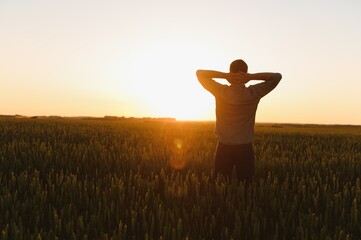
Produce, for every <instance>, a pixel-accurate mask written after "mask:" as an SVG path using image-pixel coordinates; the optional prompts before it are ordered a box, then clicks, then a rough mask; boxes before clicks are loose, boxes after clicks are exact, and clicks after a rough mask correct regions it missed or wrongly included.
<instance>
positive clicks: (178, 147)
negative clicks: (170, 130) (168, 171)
mask: <svg viewBox="0 0 361 240" xmlns="http://www.w3.org/2000/svg"><path fill="white" fill-rule="evenodd" d="M169 164H170V166H171V167H172V168H174V169H177V170H180V169H183V168H184V167H185V166H186V165H187V161H186V151H185V148H184V144H183V140H182V139H180V138H175V139H174V144H173V146H172V156H171V159H170V162H169Z"/></svg>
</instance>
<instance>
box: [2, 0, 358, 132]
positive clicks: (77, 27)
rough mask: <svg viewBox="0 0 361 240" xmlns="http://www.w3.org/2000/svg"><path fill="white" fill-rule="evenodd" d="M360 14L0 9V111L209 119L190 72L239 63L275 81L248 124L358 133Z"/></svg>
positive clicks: (264, 8)
mask: <svg viewBox="0 0 361 240" xmlns="http://www.w3.org/2000/svg"><path fill="white" fill-rule="evenodd" d="M360 13H361V1H359V0H346V1H336V0H329V1H326V0H324V1H320V0H315V1H311V0H303V1H286V0H276V1H266V0H256V1H242V0H238V1H237V0H232V1H231V0H207V1H206V0H201V1H200V0H182V1H172V0H163V1H160V0H152V1H147V0H142V1H139V0H117V1H79V0H72V1H70V0H63V1H53V0H43V1H33V0H26V1H25V0H24V1H17V0H11V1H10V0H8V1H7V0H0V114H22V115H29V116H33V115H61V116H104V115H117V116H126V117H130V116H134V117H175V118H177V119H187V120H214V119H215V114H214V98H213V97H212V95H211V94H210V93H208V92H206V91H205V90H204V89H203V88H202V87H201V85H200V84H199V83H198V81H197V78H196V76H195V71H196V70H197V69H199V68H201V69H214V70H219V71H228V66H229V63H230V62H231V61H232V60H234V59H237V58H242V59H244V60H245V61H246V62H247V63H248V65H249V71H250V72H259V71H273V72H280V73H282V75H283V79H282V81H281V83H280V84H279V86H278V87H277V88H276V89H275V90H274V91H273V92H271V93H270V94H269V95H267V96H266V97H265V98H264V99H262V100H261V102H260V105H259V108H258V112H257V119H256V121H257V122H280V123H321V124H358V125H359V124H361V14H360ZM220 81H222V80H220ZM223 82H224V81H223ZM224 83H225V82H224Z"/></svg>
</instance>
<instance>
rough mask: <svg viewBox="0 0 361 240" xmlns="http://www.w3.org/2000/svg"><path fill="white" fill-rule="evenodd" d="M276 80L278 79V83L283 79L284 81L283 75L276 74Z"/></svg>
mask: <svg viewBox="0 0 361 240" xmlns="http://www.w3.org/2000/svg"><path fill="white" fill-rule="evenodd" d="M275 79H276V80H277V81H281V79H282V74H281V73H275Z"/></svg>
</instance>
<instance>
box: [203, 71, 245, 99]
mask: <svg viewBox="0 0 361 240" xmlns="http://www.w3.org/2000/svg"><path fill="white" fill-rule="evenodd" d="M196 74H197V78H198V81H199V82H200V83H201V84H202V86H203V87H204V88H205V89H207V90H208V91H209V92H211V93H212V94H213V95H215V94H217V91H218V89H220V88H222V87H223V86H224V85H222V84H220V83H217V82H216V81H214V80H213V78H223V79H226V80H227V81H228V82H229V83H236V82H242V83H246V82H248V81H249V80H248V78H247V76H246V74H244V73H225V72H219V71H214V70H197V72H196Z"/></svg>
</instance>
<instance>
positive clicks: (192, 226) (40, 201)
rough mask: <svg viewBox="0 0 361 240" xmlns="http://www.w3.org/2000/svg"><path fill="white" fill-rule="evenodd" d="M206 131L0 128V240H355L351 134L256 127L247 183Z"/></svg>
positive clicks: (358, 159)
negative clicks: (219, 157)
mask: <svg viewBox="0 0 361 240" xmlns="http://www.w3.org/2000/svg"><path fill="white" fill-rule="evenodd" d="M216 144H217V140H216V138H215V136H214V123H213V122H177V121H155V120H144V119H135V120H127V119H125V120H124V119H118V120H117V119H115V120H106V119H96V120H90V119H15V118H0V216H1V217H0V238H1V239H215V240H218V239H285V240H286V239H287V240H289V239H337V240H338V239H340V240H342V239H360V236H361V183H360V175H361V127H360V126H318V125H291V124H257V126H256V129H255V142H254V149H255V154H256V178H255V180H254V182H253V183H252V184H251V185H250V186H249V187H248V188H247V189H245V186H244V185H243V184H242V183H238V182H237V181H236V180H235V178H234V176H233V177H229V178H224V177H223V176H215V175H214V172H213V169H214V151H215V147H216Z"/></svg>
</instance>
